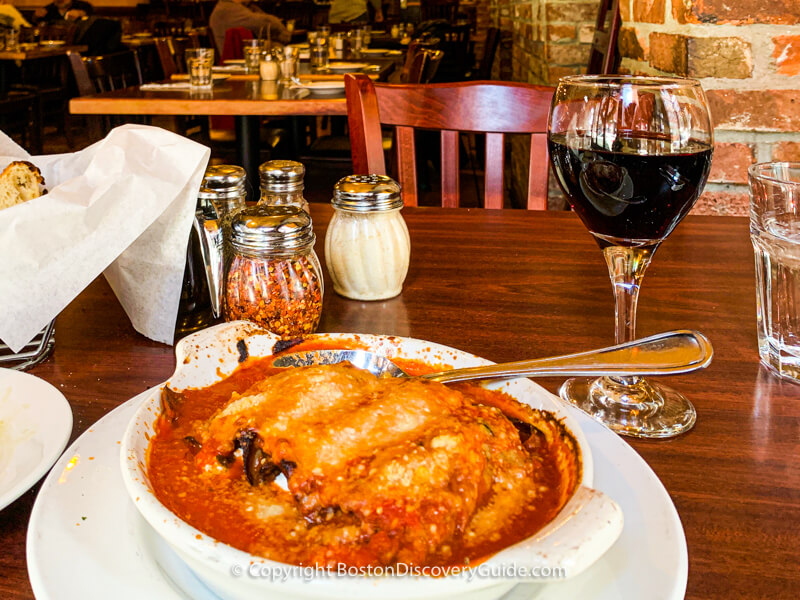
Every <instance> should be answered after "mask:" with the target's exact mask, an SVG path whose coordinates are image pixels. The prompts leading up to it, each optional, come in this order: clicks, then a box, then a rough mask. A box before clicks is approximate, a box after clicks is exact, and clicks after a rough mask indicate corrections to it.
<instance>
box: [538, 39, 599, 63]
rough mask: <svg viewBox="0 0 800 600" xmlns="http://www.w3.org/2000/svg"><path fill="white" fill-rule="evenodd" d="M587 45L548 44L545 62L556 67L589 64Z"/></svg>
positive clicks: (588, 46)
mask: <svg viewBox="0 0 800 600" xmlns="http://www.w3.org/2000/svg"><path fill="white" fill-rule="evenodd" d="M589 48H590V45H589V44H548V45H547V61H548V62H549V63H552V64H556V65H585V64H586V63H588V62H589Z"/></svg>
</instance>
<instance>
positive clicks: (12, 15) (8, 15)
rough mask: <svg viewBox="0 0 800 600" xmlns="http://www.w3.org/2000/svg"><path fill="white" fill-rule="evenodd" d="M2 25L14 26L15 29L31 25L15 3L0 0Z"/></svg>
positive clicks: (0, 23)
mask: <svg viewBox="0 0 800 600" xmlns="http://www.w3.org/2000/svg"><path fill="white" fill-rule="evenodd" d="M0 25H2V26H4V27H13V28H14V29H19V28H21V27H30V26H31V24H30V23H28V21H26V20H25V17H23V16H22V14H21V13H20V12H19V11H18V10H17V9H16V8H15V7H14V5H12V4H11V2H8V1H7V0H0Z"/></svg>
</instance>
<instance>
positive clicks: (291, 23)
mask: <svg viewBox="0 0 800 600" xmlns="http://www.w3.org/2000/svg"><path fill="white" fill-rule="evenodd" d="M296 24H297V21H295V20H294V19H289V20H288V21H286V31H288V32H289V33H293V32H294V26H295V25H296Z"/></svg>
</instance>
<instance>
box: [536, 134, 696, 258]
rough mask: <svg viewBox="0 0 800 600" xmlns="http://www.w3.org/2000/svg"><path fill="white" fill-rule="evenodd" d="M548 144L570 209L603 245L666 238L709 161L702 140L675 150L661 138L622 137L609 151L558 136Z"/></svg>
mask: <svg viewBox="0 0 800 600" xmlns="http://www.w3.org/2000/svg"><path fill="white" fill-rule="evenodd" d="M580 143H581V142H578V144H580ZM548 145H549V148H550V158H551V160H552V162H553V167H554V169H555V172H556V175H557V176H558V182H559V184H560V185H561V188H562V189H563V190H564V193H565V194H566V195H567V199H568V200H569V203H570V205H571V206H572V209H573V210H574V211H575V212H576V213H577V214H578V216H579V217H580V218H581V220H582V221H583V223H584V225H586V227H587V228H588V229H589V231H591V232H592V233H593V234H594V236H595V238H596V239H597V243H598V244H600V247H602V248H604V247H606V246H609V245H615V246H654V245H656V244H657V243H658V242H659V241H661V240H663V239H664V238H666V237H667V236H668V235H669V234H670V232H671V231H672V230H673V229H674V228H675V226H676V225H677V224H678V223H679V222H680V220H681V219H682V218H683V217H685V216H686V213H688V212H689V211H690V210H691V208H692V206H693V205H694V203H695V201H696V200H697V197H698V196H699V195H700V192H701V191H702V190H703V186H704V185H705V182H706V178H707V177H708V170H709V168H710V166H711V147H710V145H708V144H702V143H694V144H691V145H690V146H689V147H688V148H687V149H686V150H685V151H684V152H679V153H674V152H670V147H669V143H668V142H665V141H663V140H658V139H653V138H624V139H618V140H617V141H616V142H615V145H614V150H613V151H609V150H605V149H595V148H591V149H585V148H584V147H581V146H580V145H577V144H576V145H573V144H572V143H571V141H570V142H567V140H566V139H565V137H564V136H563V135H554V136H551V137H550V139H549V142H548Z"/></svg>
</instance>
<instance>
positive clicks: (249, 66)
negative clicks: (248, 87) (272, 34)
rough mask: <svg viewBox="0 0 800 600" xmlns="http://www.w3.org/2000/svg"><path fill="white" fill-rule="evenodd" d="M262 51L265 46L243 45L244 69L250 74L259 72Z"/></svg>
mask: <svg viewBox="0 0 800 600" xmlns="http://www.w3.org/2000/svg"><path fill="white" fill-rule="evenodd" d="M262 52H263V48H262V47H261V46H260V45H249V46H243V47H242V54H243V56H244V69H245V71H246V72H247V73H248V74H250V73H258V67H259V63H260V61H261V53H262Z"/></svg>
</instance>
